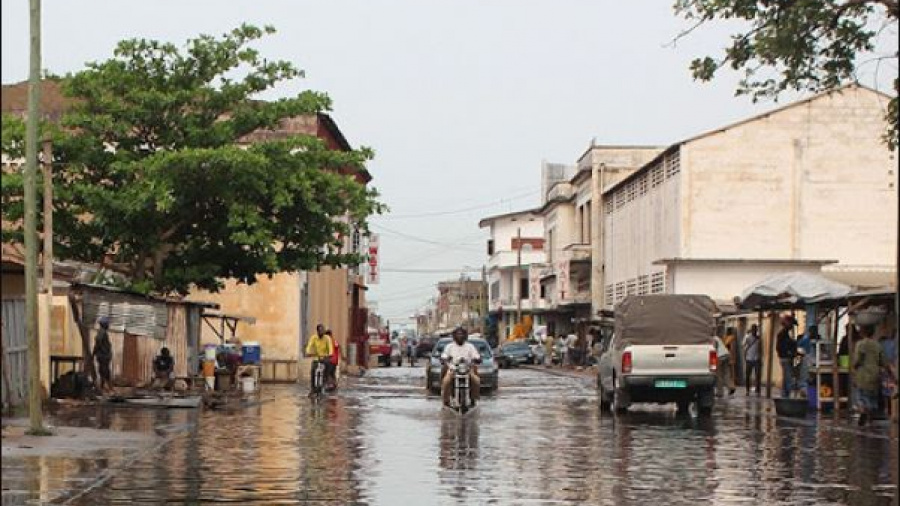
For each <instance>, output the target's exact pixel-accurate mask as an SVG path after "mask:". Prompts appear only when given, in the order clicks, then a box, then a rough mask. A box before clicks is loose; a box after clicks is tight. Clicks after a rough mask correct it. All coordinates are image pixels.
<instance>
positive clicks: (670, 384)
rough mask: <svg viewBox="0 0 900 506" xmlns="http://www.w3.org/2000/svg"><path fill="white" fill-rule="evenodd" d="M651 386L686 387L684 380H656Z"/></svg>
mask: <svg viewBox="0 0 900 506" xmlns="http://www.w3.org/2000/svg"><path fill="white" fill-rule="evenodd" d="M653 386H655V387H656V388H687V381H686V380H670V379H664V380H656V381H654V382H653Z"/></svg>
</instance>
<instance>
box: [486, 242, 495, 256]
mask: <svg viewBox="0 0 900 506" xmlns="http://www.w3.org/2000/svg"><path fill="white" fill-rule="evenodd" d="M487 254H488V256H493V254H494V240H493V239H488V242H487Z"/></svg>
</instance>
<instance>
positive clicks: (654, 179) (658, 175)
mask: <svg viewBox="0 0 900 506" xmlns="http://www.w3.org/2000/svg"><path fill="white" fill-rule="evenodd" d="M664 177H665V174H664V173H663V167H662V164H659V163H657V164H656V165H654V166H653V167H652V168H651V169H650V187H651V188H656V187H657V186H659V185H661V184H662V183H663V178H664Z"/></svg>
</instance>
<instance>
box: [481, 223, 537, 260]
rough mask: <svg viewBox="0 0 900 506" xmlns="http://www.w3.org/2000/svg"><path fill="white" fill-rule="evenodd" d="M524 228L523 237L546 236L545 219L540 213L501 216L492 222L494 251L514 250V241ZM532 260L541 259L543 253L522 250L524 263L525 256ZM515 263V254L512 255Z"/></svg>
mask: <svg viewBox="0 0 900 506" xmlns="http://www.w3.org/2000/svg"><path fill="white" fill-rule="evenodd" d="M519 229H522V238H523V239H531V238H542V237H544V221H543V219H542V218H541V216H540V215H538V214H531V213H527V214H521V215H518V216H512V217H509V218H500V219H497V220H495V221H494V222H493V223H492V224H491V239H493V240H494V252H495V253H502V252H512V251H514V250H513V248H512V241H513V239H514V238H515V237H516V235H517V234H518V231H519ZM526 256H527V257H528V259H529V260H530V261H540V259H541V258H542V256H543V255H542V254H541V253H539V252H532V253H528V252H525V251H524V250H523V251H522V257H523V259H522V263H525V257H526ZM512 261H513V264H512V265H515V256H512Z"/></svg>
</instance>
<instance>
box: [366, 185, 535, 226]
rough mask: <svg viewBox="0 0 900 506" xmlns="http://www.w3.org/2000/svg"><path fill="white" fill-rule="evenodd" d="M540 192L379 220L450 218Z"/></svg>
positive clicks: (383, 217)
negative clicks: (447, 209) (453, 215)
mask: <svg viewBox="0 0 900 506" xmlns="http://www.w3.org/2000/svg"><path fill="white" fill-rule="evenodd" d="M540 192H541V191H540V190H530V191H528V192H527V193H521V194H518V195H513V196H512V197H508V198H505V199H500V200H495V201H493V202H491V203H489V204H480V205H477V206H471V207H464V208H460V209H454V210H450V211H436V212H431V213H416V214H388V215H385V216H381V217H379V219H382V220H406V219H415V218H432V217H435V216H448V215H452V214H463V213H468V212H472V211H477V210H479V209H487V208H489V207H494V206H498V205H503V204H508V203H510V202H513V201H516V200H522V199H524V198H526V197H531V196H533V195H535V194H538V193H540Z"/></svg>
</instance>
